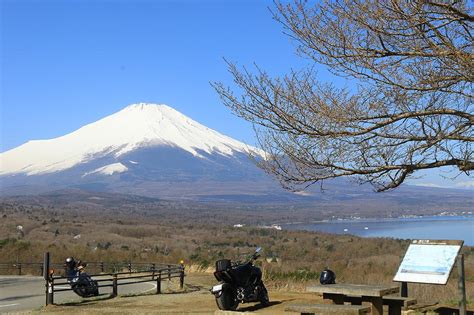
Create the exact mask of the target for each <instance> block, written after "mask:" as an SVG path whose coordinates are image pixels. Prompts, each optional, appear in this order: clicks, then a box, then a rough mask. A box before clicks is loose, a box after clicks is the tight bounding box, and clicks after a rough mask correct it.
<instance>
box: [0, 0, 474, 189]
mask: <svg viewBox="0 0 474 315" xmlns="http://www.w3.org/2000/svg"><path fill="white" fill-rule="evenodd" d="M272 6H273V3H272V1H264V0H260V1H259V0H239V1H237V0H226V1H221V0H202V1H200V0H177V1H171V0H169V1H167V0H155V1H152V0H135V1H131V0H128V1H125V0H95V1H91V0H68V1H65V0H63V1H59V0H54V1H53V0H41V1H40V0H35V1H33V0H1V1H0V11H1V17H0V20H1V22H0V23H1V25H0V26H1V49H0V60H1V64H0V66H1V67H0V74H1V77H0V80H1V90H0V95H1V103H0V105H1V108H0V121H1V128H0V133H1V134H0V152H4V151H6V150H9V149H11V148H14V147H16V146H18V145H20V144H22V143H24V142H26V141H28V140H33V139H48V138H54V137H58V136H61V135H64V134H66V133H69V132H71V131H73V130H76V129H77V128H79V127H81V126H83V125H84V124H87V123H90V122H93V121H96V120H98V119H100V118H102V117H104V116H107V115H110V114H112V113H114V112H116V111H119V110H120V109H122V108H123V107H125V106H127V105H129V104H132V103H138V102H150V103H164V104H168V105H170V106H172V107H174V108H176V109H177V110H178V111H180V112H182V113H184V114H185V115H188V116H190V117H191V118H193V119H195V120H197V121H199V122H201V123H203V124H205V125H207V126H208V127H210V128H213V129H216V130H218V131H219V132H222V133H224V134H226V135H229V136H231V137H233V138H235V139H238V140H241V141H244V142H247V143H250V144H252V143H254V135H253V131H252V129H251V126H250V125H249V124H248V123H246V122H245V121H243V120H241V119H239V118H237V117H235V116H233V115H232V114H231V113H230V111H229V109H227V108H226V107H225V106H223V105H222V104H221V103H220V101H219V98H218V96H217V95H216V93H215V92H214V90H213V89H212V87H211V86H210V85H209V81H223V82H230V80H231V77H230V75H229V74H228V73H227V70H226V65H225V63H224V60H223V57H225V58H227V59H229V60H231V61H237V62H238V63H239V64H240V65H246V66H252V64H253V63H257V64H258V65H259V66H261V67H262V68H263V69H265V70H268V71H270V73H272V74H282V73H285V72H287V71H288V70H289V69H291V68H299V67H301V66H303V65H304V63H305V61H304V60H301V59H299V58H297V57H296V55H295V53H294V45H293V44H292V43H291V42H290V40H289V39H288V38H287V37H286V36H284V35H283V34H282V28H281V26H280V25H279V24H278V23H276V22H275V21H273V20H272V17H271V14H270V12H269V9H268V8H269V7H272ZM319 71H320V75H321V77H322V78H324V79H326V80H332V79H333V78H332V77H331V76H330V75H329V74H328V73H327V71H325V69H324V68H320V69H319ZM464 181H466V182H472V180H470V179H469V178H467V177H466V176H461V177H460V178H458V179H457V181H456V182H452V181H446V180H443V179H442V178H440V177H439V176H437V175H435V174H434V173H433V172H429V173H428V175H427V177H426V178H424V179H420V180H417V181H416V183H418V184H433V185H441V186H452V187H454V186H456V184H459V183H461V182H464ZM460 185H461V186H462V184H460Z"/></svg>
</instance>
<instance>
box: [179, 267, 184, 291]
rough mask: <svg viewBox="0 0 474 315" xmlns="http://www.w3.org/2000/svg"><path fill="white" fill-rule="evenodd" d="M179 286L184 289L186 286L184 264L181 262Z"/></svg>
mask: <svg viewBox="0 0 474 315" xmlns="http://www.w3.org/2000/svg"><path fill="white" fill-rule="evenodd" d="M179 288H180V289H181V290H182V289H183V288H184V265H183V264H181V270H180V273H179Z"/></svg>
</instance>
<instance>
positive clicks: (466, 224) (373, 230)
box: [282, 216, 474, 246]
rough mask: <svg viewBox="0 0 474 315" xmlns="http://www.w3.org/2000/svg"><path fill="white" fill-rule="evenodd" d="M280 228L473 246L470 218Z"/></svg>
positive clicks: (473, 222) (341, 222) (340, 222)
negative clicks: (460, 241)
mask: <svg viewBox="0 0 474 315" xmlns="http://www.w3.org/2000/svg"><path fill="white" fill-rule="evenodd" d="M282 227H283V228H284V229H287V230H307V231H321V232H327V233H336V234H354V235H358V236H364V237H391V238H400V239H446V240H464V245H469V246H474V216H446V217H441V216H436V217H419V218H397V219H376V220H375V219H374V220H369V219H367V220H337V221H328V222H313V223H297V224H285V225H282Z"/></svg>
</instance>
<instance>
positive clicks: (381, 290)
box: [306, 283, 399, 297]
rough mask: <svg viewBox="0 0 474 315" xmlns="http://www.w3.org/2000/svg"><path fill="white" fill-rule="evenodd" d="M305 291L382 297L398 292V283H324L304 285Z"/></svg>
mask: <svg viewBox="0 0 474 315" xmlns="http://www.w3.org/2000/svg"><path fill="white" fill-rule="evenodd" d="M306 291H308V292H315V293H330V294H344V295H356V296H373V297H382V296H384V295H388V294H393V293H398V292H399V287H398V285H371V284H339V283H338V284H325V285H314V286H309V287H306Z"/></svg>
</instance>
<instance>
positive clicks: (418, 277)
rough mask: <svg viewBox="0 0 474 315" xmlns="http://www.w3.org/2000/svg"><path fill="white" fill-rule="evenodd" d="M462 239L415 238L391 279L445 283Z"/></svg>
mask: <svg viewBox="0 0 474 315" xmlns="http://www.w3.org/2000/svg"><path fill="white" fill-rule="evenodd" d="M462 244H463V241H434V240H415V241H413V242H412V244H410V246H409V247H408V250H407V252H406V254H405V257H404V258H403V261H402V263H401V264H400V267H399V268H398V272H397V274H396V275H395V278H393V281H402V282H416V283H432V284H446V282H447V281H448V278H449V275H450V274H451V270H452V268H453V265H454V262H455V260H456V256H457V255H458V253H459V250H460V249H461V247H462Z"/></svg>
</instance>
